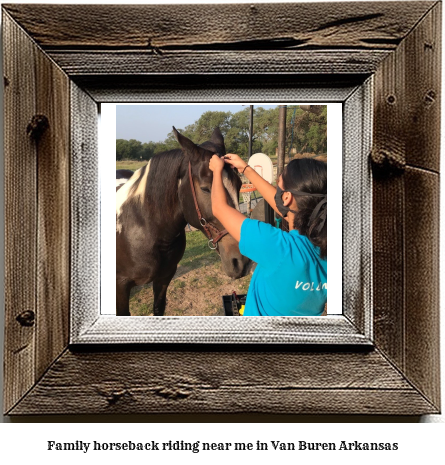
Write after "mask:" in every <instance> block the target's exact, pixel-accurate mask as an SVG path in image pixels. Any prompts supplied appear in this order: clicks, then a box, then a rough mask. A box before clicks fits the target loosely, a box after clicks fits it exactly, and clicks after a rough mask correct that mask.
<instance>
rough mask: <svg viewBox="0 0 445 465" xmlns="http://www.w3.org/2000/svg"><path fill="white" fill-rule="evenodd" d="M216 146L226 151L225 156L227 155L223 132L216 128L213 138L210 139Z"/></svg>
mask: <svg viewBox="0 0 445 465" xmlns="http://www.w3.org/2000/svg"><path fill="white" fill-rule="evenodd" d="M210 140H211V141H212V142H213V143H214V144H215V145H218V146H219V147H221V148H222V149H223V150H224V154H225V153H226V147H225V145H224V137H223V135H222V133H221V130H220V129H219V128H218V127H216V128H215V129H214V130H213V134H212V138H211V139H210Z"/></svg>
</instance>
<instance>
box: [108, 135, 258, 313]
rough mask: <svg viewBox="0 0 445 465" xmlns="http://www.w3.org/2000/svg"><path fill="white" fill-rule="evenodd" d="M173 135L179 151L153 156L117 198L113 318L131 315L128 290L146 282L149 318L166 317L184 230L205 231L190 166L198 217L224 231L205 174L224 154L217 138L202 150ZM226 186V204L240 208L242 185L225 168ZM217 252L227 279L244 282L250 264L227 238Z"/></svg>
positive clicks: (209, 176)
mask: <svg viewBox="0 0 445 465" xmlns="http://www.w3.org/2000/svg"><path fill="white" fill-rule="evenodd" d="M174 132H175V135H176V138H177V139H178V142H179V143H180V145H181V149H176V150H171V151H169V152H164V153H163V154H158V155H155V156H154V157H153V158H152V159H151V160H150V162H149V163H148V164H147V165H145V166H144V167H143V168H141V169H140V170H138V171H136V172H135V173H134V174H133V176H132V177H131V178H130V179H129V180H128V181H127V182H126V183H125V184H123V186H121V188H120V189H119V191H118V192H117V203H116V309H117V312H116V313H117V315H130V312H129V296H130V290H131V288H132V287H133V286H137V285H142V284H147V283H150V282H153V291H154V304H153V313H154V315H163V314H164V310H165V305H166V292H167V287H168V285H169V284H170V281H171V280H172V278H173V276H174V275H175V273H176V269H177V265H178V263H179V261H180V260H181V258H182V256H183V254H184V250H185V244H186V238H185V226H186V225H187V223H189V224H191V225H192V226H194V227H195V228H197V229H200V230H201V231H203V226H202V225H201V223H200V222H199V220H198V214H197V210H196V208H195V204H194V201H193V196H192V192H191V185H190V179H189V175H188V167H189V163H190V165H191V167H192V179H193V181H192V182H193V184H194V188H195V192H196V197H197V202H198V205H199V208H200V210H201V214H202V216H203V217H204V218H205V219H206V220H207V221H208V222H209V223H211V224H212V225H213V226H214V227H216V228H218V229H219V230H222V229H223V227H222V225H221V224H220V223H219V222H218V220H217V219H216V218H215V217H214V216H213V213H212V208H211V199H210V191H211V185H212V180H213V174H212V172H211V171H210V170H209V168H208V165H209V160H210V158H211V156H212V155H213V154H214V153H218V154H219V155H223V154H225V147H224V140H223V138H222V135H221V132H220V131H219V129H215V131H214V133H213V135H212V139H211V141H208V142H206V143H204V144H202V145H201V146H197V145H195V144H193V142H191V141H190V140H189V139H187V138H185V137H184V136H182V135H181V134H179V133H178V132H177V131H176V130H175V129H174ZM224 184H225V186H226V190H227V198H228V202H229V203H230V204H231V205H232V206H234V207H238V193H239V189H240V187H241V181H240V179H239V177H238V176H237V175H236V174H235V173H234V172H233V171H232V170H231V169H230V168H225V172H224ZM218 247H219V253H220V255H221V260H222V264H223V269H224V271H225V272H226V274H228V275H229V276H231V277H233V278H239V277H241V276H244V275H245V274H246V273H247V271H248V265H249V264H250V260H249V259H247V258H246V257H244V256H242V255H241V254H240V252H239V248H238V243H237V242H236V241H235V240H234V239H233V238H232V237H231V236H229V235H226V236H224V237H223V238H222V239H221V240H220V242H219V244H218Z"/></svg>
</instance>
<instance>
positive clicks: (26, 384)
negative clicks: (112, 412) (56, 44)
mask: <svg viewBox="0 0 445 465" xmlns="http://www.w3.org/2000/svg"><path fill="white" fill-rule="evenodd" d="M3 43H4V44H5V49H4V55H3V67H4V104H5V126H4V134H5V139H4V154H5V257H6V262H5V372H4V376H5V383H4V410H5V411H7V410H9V409H10V408H11V407H12V406H13V405H14V404H16V403H17V402H18V401H19V400H20V399H21V397H22V396H23V395H24V394H25V393H26V392H27V391H28V390H29V389H30V388H31V387H32V386H33V384H34V382H35V365H34V359H35V332H36V326H35V324H31V323H33V318H31V319H29V321H28V324H29V326H28V325H26V322H25V321H24V322H25V325H22V324H20V323H19V321H17V317H18V316H19V315H21V314H23V312H33V314H35V312H36V308H35V305H36V253H37V247H36V241H37V237H36V236H37V234H36V233H37V230H36V224H37V216H36V213H37V195H36V189H37V184H36V172H37V158H36V147H35V144H34V142H33V141H32V140H31V139H30V137H28V135H27V133H26V128H27V126H28V123H29V122H30V121H31V118H32V116H33V115H34V114H35V86H34V84H35V69H34V66H33V60H34V53H35V46H34V45H33V44H32V42H31V41H30V40H29V38H28V37H27V35H26V34H25V33H24V32H23V31H22V30H20V28H19V27H18V26H17V25H16V24H15V23H14V22H13V21H11V19H10V18H9V17H8V15H3ZM24 69H26V70H27V72H26V73H24V72H23V70H24Z"/></svg>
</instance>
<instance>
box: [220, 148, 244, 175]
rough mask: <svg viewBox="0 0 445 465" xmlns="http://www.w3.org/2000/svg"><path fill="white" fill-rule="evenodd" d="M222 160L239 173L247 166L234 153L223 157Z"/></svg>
mask: <svg viewBox="0 0 445 465" xmlns="http://www.w3.org/2000/svg"><path fill="white" fill-rule="evenodd" d="M223 158H224V161H225V162H226V163H228V164H229V165H230V166H232V167H233V168H236V169H237V170H238V171H239V172H240V173H241V171H243V169H244V168H245V167H246V166H247V163H246V162H245V161H244V160H243V159H242V158H241V157H240V156H239V155H236V154H235V153H228V154H227V155H224V157H223Z"/></svg>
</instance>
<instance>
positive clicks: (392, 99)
mask: <svg viewBox="0 0 445 465" xmlns="http://www.w3.org/2000/svg"><path fill="white" fill-rule="evenodd" d="M386 101H387V102H388V103H389V104H390V105H394V103H396V97H395V96H394V95H388V97H386Z"/></svg>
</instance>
